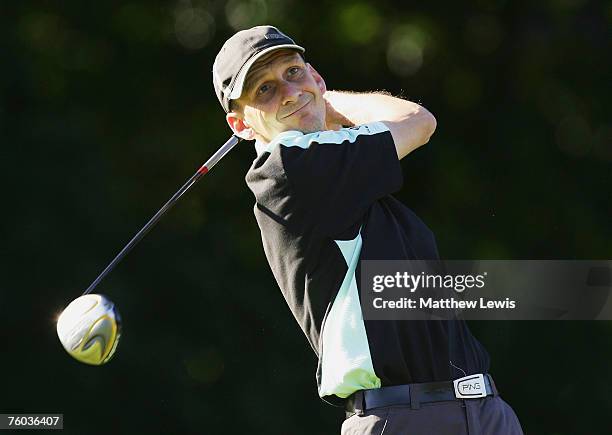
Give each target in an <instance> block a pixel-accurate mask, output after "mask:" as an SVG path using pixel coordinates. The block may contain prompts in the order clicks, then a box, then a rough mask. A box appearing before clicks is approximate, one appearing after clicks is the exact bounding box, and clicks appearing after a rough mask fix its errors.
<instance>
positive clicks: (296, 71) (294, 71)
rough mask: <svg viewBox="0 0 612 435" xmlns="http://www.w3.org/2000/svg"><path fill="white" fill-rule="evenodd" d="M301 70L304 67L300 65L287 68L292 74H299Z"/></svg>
mask: <svg viewBox="0 0 612 435" xmlns="http://www.w3.org/2000/svg"><path fill="white" fill-rule="evenodd" d="M301 70H302V69H301V68H300V67H299V66H292V67H291V68H289V69H288V70H287V73H288V74H289V75H290V76H295V75H297V74H298V73H299V72H300V71H301Z"/></svg>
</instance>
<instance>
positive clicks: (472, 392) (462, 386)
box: [453, 373, 487, 399]
mask: <svg viewBox="0 0 612 435" xmlns="http://www.w3.org/2000/svg"><path fill="white" fill-rule="evenodd" d="M453 387H454V388H455V397H456V398H457V399H477V398H480V397H486V396H487V387H486V385H485V380H484V375H483V374H482V373H478V374H475V375H469V376H464V377H463V378H459V379H455V380H454V381H453Z"/></svg>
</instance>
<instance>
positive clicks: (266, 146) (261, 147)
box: [255, 130, 304, 157]
mask: <svg viewBox="0 0 612 435" xmlns="http://www.w3.org/2000/svg"><path fill="white" fill-rule="evenodd" d="M303 135H304V133H302V132H301V131H298V130H287V131H283V132H282V133H279V134H277V135H276V137H274V139H272V141H271V142H269V143H266V142H263V141H260V140H257V139H256V140H255V151H257V157H259V156H261V155H262V154H263V153H265V152H266V151H269V152H271V151H272V148H274V146H275V145H276V144H278V143H279V142H280V141H281V140H282V139H287V138H290V137H297V136H303Z"/></svg>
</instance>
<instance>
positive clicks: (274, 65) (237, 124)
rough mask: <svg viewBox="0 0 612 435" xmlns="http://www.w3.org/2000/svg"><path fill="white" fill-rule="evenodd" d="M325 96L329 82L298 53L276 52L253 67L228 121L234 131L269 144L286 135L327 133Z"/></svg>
mask: <svg viewBox="0 0 612 435" xmlns="http://www.w3.org/2000/svg"><path fill="white" fill-rule="evenodd" d="M323 93H325V82H324V81H323V79H322V78H321V76H320V75H319V74H318V73H317V72H316V71H315V70H314V68H312V67H311V66H310V65H309V64H306V63H305V62H304V60H303V59H302V57H301V56H300V55H299V54H298V53H297V52H295V51H291V50H277V51H273V52H272V53H270V54H269V55H267V56H265V57H264V58H262V59H260V60H259V61H257V62H256V63H255V64H254V65H253V66H252V67H251V69H250V71H249V73H248V75H247V78H246V81H245V86H244V88H243V91H242V95H241V96H240V98H239V99H238V100H234V101H233V106H232V107H233V108H235V110H234V111H233V112H230V113H228V115H227V120H228V123H229V124H230V126H231V127H232V128H233V130H234V131H236V132H240V131H242V132H243V133H244V135H247V136H248V135H252V136H253V137H250V138H249V139H253V138H257V139H260V140H263V141H265V142H270V141H271V140H272V139H274V137H275V136H276V135H278V134H279V133H281V132H283V131H288V130H298V131H301V132H303V133H312V132H315V131H321V130H325V100H324V99H323ZM249 128H250V129H251V130H252V131H249Z"/></svg>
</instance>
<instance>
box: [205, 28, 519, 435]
mask: <svg viewBox="0 0 612 435" xmlns="http://www.w3.org/2000/svg"><path fill="white" fill-rule="evenodd" d="M304 51H305V50H304V48H302V47H300V46H299V45H297V44H296V43H295V42H294V41H293V40H292V39H291V38H289V37H288V36H287V35H285V34H284V33H282V32H281V31H279V30H278V29H276V28H275V27H272V26H257V27H253V28H251V29H248V30H243V31H240V32H237V33H236V34H234V35H233V36H232V37H231V38H230V39H228V40H227V41H226V42H225V44H224V45H223V47H222V48H221V50H220V51H219V53H218V55H217V57H216V59H215V62H214V65H213V83H214V87H215V91H216V94H217V97H218V98H219V102H220V103H221V105H222V106H223V109H224V110H225V112H226V119H227V123H228V124H229V126H230V128H231V129H232V130H233V131H234V133H235V134H236V135H238V136H240V137H241V138H243V139H246V140H255V149H256V151H257V157H256V159H255V160H254V161H253V164H252V166H251V168H250V169H249V171H248V173H247V175H246V181H247V184H248V186H249V188H250V189H251V190H252V191H253V194H254V195H255V201H256V204H255V210H254V211H255V217H256V219H257V223H258V225H259V228H260V230H261V237H262V241H263V246H264V251H265V254H266V257H267V259H268V262H269V264H270V268H271V269H272V273H273V274H274V277H275V278H276V281H277V282H278V285H279V287H280V289H281V291H282V293H283V295H284V297H285V299H286V301H287V304H288V305H289V307H290V308H291V311H292V312H293V315H294V316H295V319H296V320H297V322H298V323H299V325H300V327H301V328H302V330H303V331H304V333H305V334H306V337H307V339H308V341H309V342H310V345H311V346H312V348H313V350H314V351H315V353H316V354H317V356H318V358H319V363H318V369H317V383H318V393H319V396H320V397H321V398H322V399H323V400H325V401H327V402H329V403H332V404H339V405H341V406H344V407H345V409H346V412H347V414H346V415H347V418H346V420H345V421H344V423H343V424H342V434H381V433H384V434H385V435H391V434H411V435H451V434H452V435H458V434H483V435H503V434H509V435H515V434H522V430H521V427H520V424H519V421H518V419H517V417H516V415H515V414H514V412H513V411H512V409H511V408H510V406H509V405H508V404H507V403H506V402H504V401H503V400H502V399H501V397H500V396H499V394H498V391H497V389H496V387H495V384H494V382H493V378H492V377H491V375H490V374H489V373H488V372H489V356H488V354H487V352H486V350H485V349H484V348H483V346H482V345H481V344H480V343H479V342H478V341H477V340H476V339H475V338H474V337H473V336H472V334H471V333H470V331H469V330H468V328H467V325H466V324H465V323H464V322H460V321H456V322H455V321H453V322H450V321H372V320H367V319H366V320H364V319H363V316H362V312H361V306H360V304H359V294H360V291H361V288H360V282H359V280H358V279H357V278H356V277H358V276H360V261H361V260H414V259H437V258H438V252H437V248H436V243H435V239H434V235H433V234H432V232H431V231H430V230H429V229H428V228H427V226H425V224H424V223H423V222H422V221H421V220H420V219H419V218H418V217H417V216H416V215H415V214H414V213H413V212H412V211H410V210H409V209H408V208H406V207H405V206H404V205H403V204H401V203H400V202H398V201H397V200H396V199H394V198H393V197H392V196H391V194H392V193H394V192H396V191H398V190H399V189H400V188H401V186H402V182H403V177H402V171H401V167H400V164H399V160H401V159H402V158H404V157H406V156H407V155H408V154H410V153H411V152H412V151H413V150H415V149H416V148H418V147H420V146H421V145H423V144H425V143H427V142H428V141H429V138H430V137H431V135H432V134H433V132H434V130H435V128H436V120H435V118H434V117H433V115H432V114H431V113H429V112H428V111H427V110H426V109H424V108H423V107H421V106H419V105H418V104H415V103H412V102H410V101H406V100H403V99H400V98H395V97H392V96H390V95H386V94H382V93H377V92H374V93H351V92H335V91H329V90H327V87H326V85H325V81H324V80H323V77H321V75H320V74H319V73H318V72H317V71H316V70H315V69H314V67H313V66H312V65H310V64H309V63H307V62H306V61H305V58H304ZM457 379H461V382H464V383H465V385H467V386H468V387H469V388H470V389H475V390H477V391H479V392H480V393H479V396H480V397H478V398H470V399H463V398H458V397H459V396H461V392H460V391H459V390H458V389H456V388H455V387H454V384H453V380H457Z"/></svg>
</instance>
